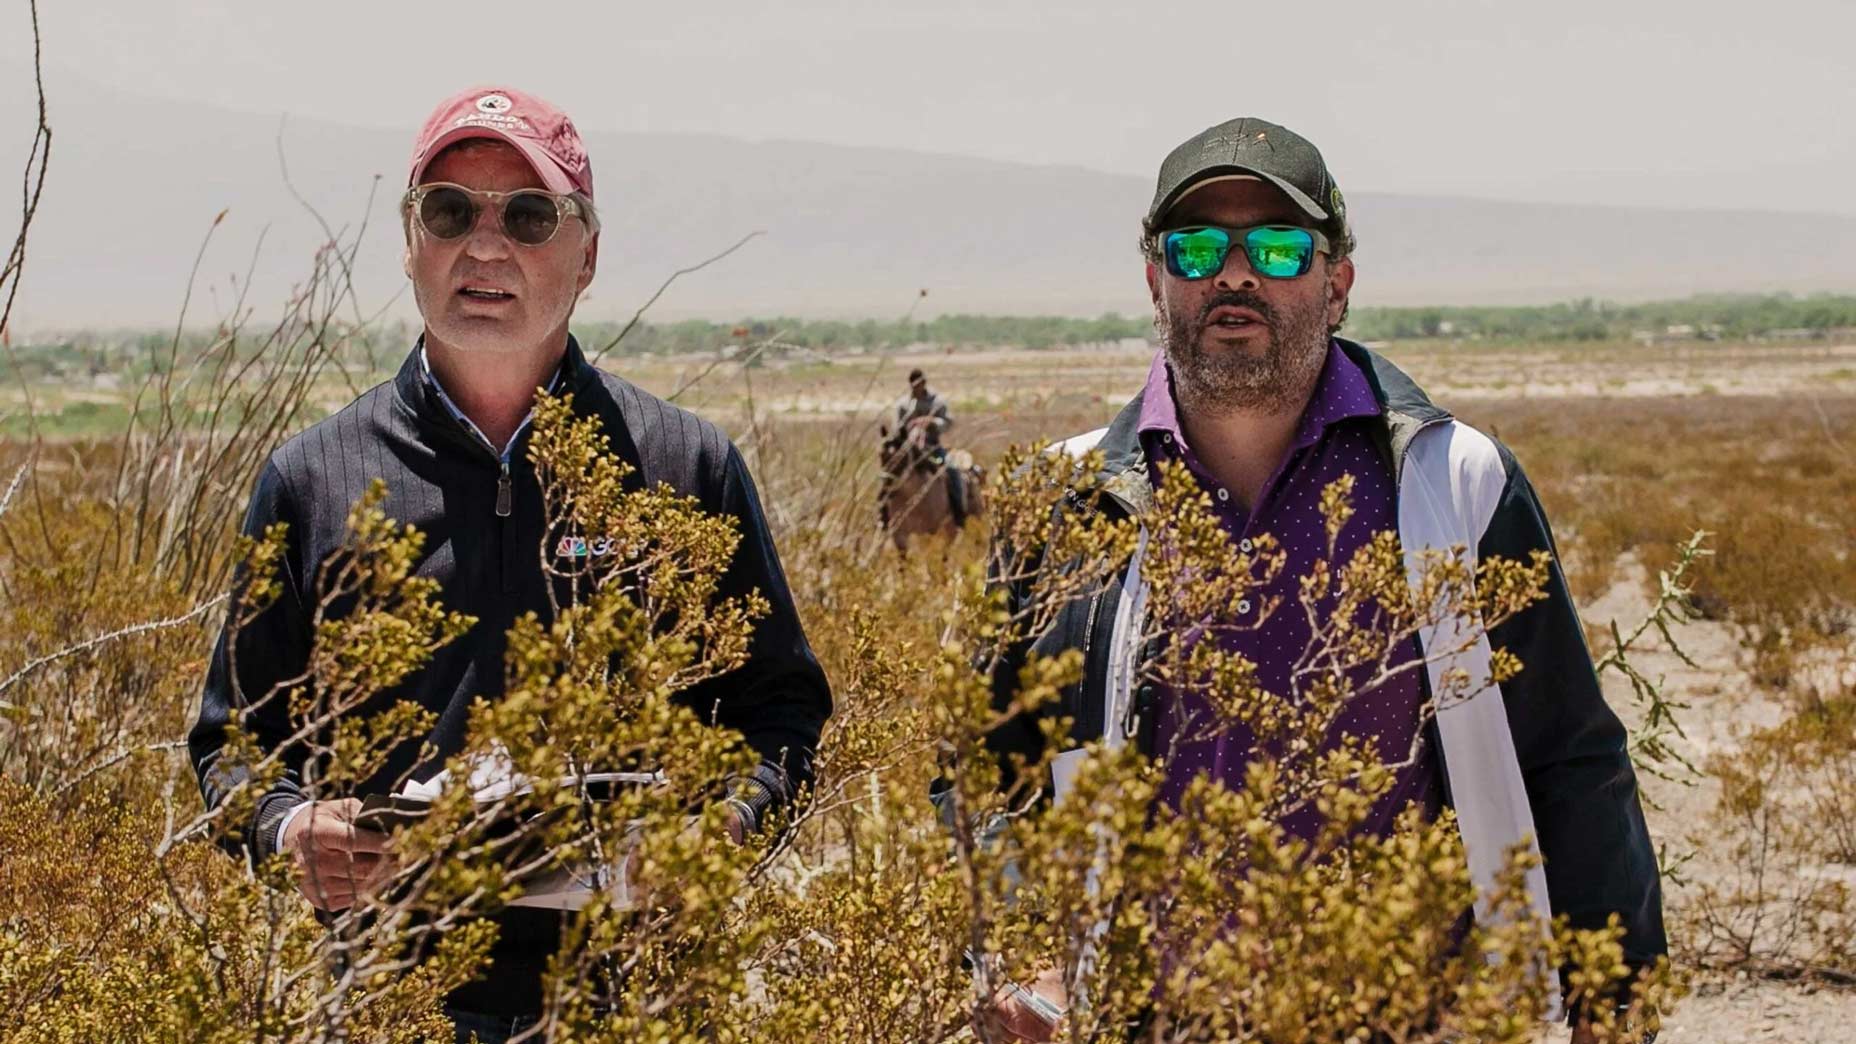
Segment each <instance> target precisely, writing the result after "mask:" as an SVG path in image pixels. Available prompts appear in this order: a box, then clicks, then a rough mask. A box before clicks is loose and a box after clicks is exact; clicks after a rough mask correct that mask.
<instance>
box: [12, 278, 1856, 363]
mask: <svg viewBox="0 0 1856 1044" xmlns="http://www.w3.org/2000/svg"><path fill="white" fill-rule="evenodd" d="M622 328H623V324H621V323H617V322H592V323H581V324H578V325H576V326H575V328H574V330H575V333H576V334H577V335H578V336H579V338H580V341H581V343H582V344H583V345H586V346H587V347H588V349H589V351H596V350H598V349H599V348H602V347H604V346H606V345H607V344H608V343H610V342H611V340H612V339H613V337H615V336H617V335H618V332H619V331H620V330H621V329H622ZM1344 332H1345V333H1346V334H1347V335H1348V336H1349V337H1353V338H1355V339H1358V340H1363V341H1394V340H1412V339H1422V338H1441V339H1451V340H1486V341H1498V342H1499V341H1533V342H1539V341H1558V342H1576V341H1627V340H1632V339H1636V340H1757V339H1766V338H1770V339H1807V338H1812V337H1830V336H1840V337H1841V336H1856V294H1813V295H1808V296H1794V295H1791V294H1766V295H1760V294H1722V295H1711V296H1698V297H1688V298H1683V299H1681V300H1675V301H1652V302H1647V303H1643V304H1616V303H1613V302H1609V301H1598V300H1593V299H1591V298H1586V299H1583V300H1578V301H1567V302H1562V303H1559V304H1550V305H1530V306H1519V307H1517V306H1487V307H1469V306H1431V307H1422V308H1356V309H1354V310H1353V313H1352V315H1351V316H1349V318H1348V320H1347V326H1346V329H1345V330H1344ZM1151 334H1152V324H1151V321H1150V319H1149V318H1148V317H1147V316H1145V315H1141V316H1123V315H1118V314H1114V313H1107V314H1104V315H1099V316H1097V317H1095V318H1093V319H1079V318H1074V317H1067V316H1048V315H1046V316H1013V315H943V316H937V317H935V318H932V319H798V318H792V317H773V318H744V319H738V320H734V321H713V320H708V319H685V320H681V321H678V322H666V323H652V322H642V323H639V324H638V325H637V326H636V327H634V328H633V329H632V330H631V332H630V333H628V334H626V336H625V338H624V340H623V341H622V342H621V343H620V344H618V345H617V346H616V347H615V348H613V349H612V352H611V354H614V355H639V354H644V353H650V354H653V355H678V354H688V353H711V352H716V353H719V352H726V351H729V350H730V349H731V348H732V349H736V350H741V349H752V348H760V349H761V350H762V351H764V352H765V353H766V354H767V355H769V356H774V357H779V356H788V357H790V356H793V355H802V354H804V353H808V352H817V353H819V354H832V353H837V352H844V351H849V350H854V349H863V350H869V351H884V350H894V349H900V348H906V347H909V346H912V345H933V346H936V347H1009V348H1028V349H1044V348H1080V347H1090V346H1094V345H1108V344H1114V343H1116V342H1118V341H1123V340H1127V339H1130V338H1144V337H1149V336H1151ZM219 336H224V335H223V334H218V333H216V332H215V331H212V330H189V331H186V332H184V333H183V334H182V335H181V338H180V342H179V344H178V345H176V344H175V341H174V334H173V332H172V331H169V332H165V333H160V332H152V331H145V330H126V331H125V330H80V331H76V332H64V333H59V334H56V335H48V336H39V337H31V338H27V337H18V336H16V337H15V338H14V339H13V343H12V344H10V345H9V346H8V352H7V354H6V355H5V356H4V357H3V358H4V359H5V362H6V370H7V373H6V375H5V376H6V377H7V378H8V379H11V380H19V379H22V378H23V379H25V380H28V381H31V380H44V379H52V380H70V379H80V380H81V379H86V378H90V379H96V378H103V379H105V380H110V379H114V380H122V381H135V380H140V379H141V378H143V377H145V376H148V375H150V374H158V373H159V372H161V371H162V370H164V369H165V368H167V367H170V366H175V367H184V366H187V365H189V363H190V362H191V360H193V359H196V358H198V357H199V356H200V355H201V354H202V353H203V352H204V351H206V350H207V348H208V347H209V346H210V345H212V344H213V343H214V342H215V340H216V339H217V337H219ZM343 336H344V338H345V340H344V344H343V349H342V351H341V355H342V357H343V359H344V361H345V362H346V363H347V364H348V365H351V366H358V368H359V369H361V370H364V371H372V372H379V371H382V370H390V369H392V368H393V367H395V366H397V365H398V364H399V360H400V359H401V357H402V356H403V354H404V352H405V349H406V347H407V346H408V345H410V344H411V343H412V342H413V340H414V338H416V337H417V336H418V329H417V327H416V326H413V325H412V324H409V323H406V322H404V321H397V322H392V323H383V324H374V325H370V326H367V327H365V328H362V329H359V330H352V331H345V332H344V335H343ZM263 350H264V345H263V343H262V342H261V341H259V340H256V339H250V340H248V341H247V342H245V343H241V344H239V345H237V347H236V348H235V352H236V353H237V354H238V355H241V356H245V355H248V354H255V353H258V352H261V351H263Z"/></svg>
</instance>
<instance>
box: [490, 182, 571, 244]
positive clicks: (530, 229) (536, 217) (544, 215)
mask: <svg viewBox="0 0 1856 1044" xmlns="http://www.w3.org/2000/svg"><path fill="white" fill-rule="evenodd" d="M560 223H561V212H560V210H559V209H557V208H556V207H555V205H554V197H552V196H544V195H542V194H541V193H539V192H518V193H516V194H515V195H513V196H510V197H509V199H508V201H507V202H506V203H504V204H503V229H504V230H505V231H507V232H508V233H509V238H510V239H513V240H515V241H516V242H518V243H521V244H523V245H525V246H540V245H541V244H543V243H546V242H547V241H548V240H550V239H553V238H554V229H555V227H556V226H558V225H559V224H560Z"/></svg>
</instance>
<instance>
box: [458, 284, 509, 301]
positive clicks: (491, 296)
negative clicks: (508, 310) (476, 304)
mask: <svg viewBox="0 0 1856 1044" xmlns="http://www.w3.org/2000/svg"><path fill="white" fill-rule="evenodd" d="M458 295H459V296H461V297H466V298H469V299H470V300H472V301H513V300H515V299H516V295H514V294H512V293H510V292H509V291H507V290H498V289H496V288H495V287H489V286H466V287H461V288H459V290H458Z"/></svg>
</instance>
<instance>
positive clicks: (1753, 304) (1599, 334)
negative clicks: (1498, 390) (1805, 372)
mask: <svg viewBox="0 0 1856 1044" xmlns="http://www.w3.org/2000/svg"><path fill="white" fill-rule="evenodd" d="M1851 329H1856V295H1849V294H1813V295H1810V296H1805V297H1794V296H1792V295H1791V294H1765V295H1762V294H1718V295H1705V296H1696V297H1687V298H1683V299H1681V300H1676V301H1651V302H1647V303H1643V304H1616V303H1613V302H1609V301H1597V300H1593V299H1591V298H1584V299H1582V300H1578V301H1567V302H1562V303H1559V304H1550V305H1537V306H1526V307H1513V306H1500V307H1480V308H1472V307H1428V308H1357V309H1355V310H1354V312H1353V315H1352V316H1351V317H1350V318H1349V320H1348V323H1347V332H1348V334H1349V335H1350V336H1352V337H1355V338H1358V339H1361V340H1369V341H1392V340H1408V339H1413V338H1465V339H1486V340H1501V341H1622V340H1630V339H1632V338H1637V339H1646V338H1659V339H1660V338H1680V339H1698V340H1720V339H1735V340H1745V339H1750V338H1762V337H1773V336H1809V335H1818V336H1823V335H1826V334H1829V333H1830V332H1832V331H1840V330H1851Z"/></svg>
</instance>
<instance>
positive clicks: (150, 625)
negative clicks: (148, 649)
mask: <svg viewBox="0 0 1856 1044" xmlns="http://www.w3.org/2000/svg"><path fill="white" fill-rule="evenodd" d="M225 600H226V596H225V595H223V594H222V595H220V596H218V597H217V598H210V599H208V600H206V601H204V602H201V603H200V604H199V605H196V606H194V607H193V608H192V609H189V610H187V611H186V612H185V613H183V614H181V615H180V616H175V617H170V618H168V619H166V620H149V621H145V622H143V623H138V624H130V625H129V626H127V627H121V628H117V629H116V630H114V631H111V632H109V633H108V634H99V635H96V636H95V637H92V638H86V639H84V640H83V641H81V642H78V643H77V644H76V645H69V646H66V647H65V648H63V649H60V650H58V651H57V652H54V653H47V654H45V655H44V656H39V657H35V658H33V659H31V660H28V661H26V663H25V664H24V665H23V666H21V667H20V668H19V670H16V671H14V672H13V673H12V674H10V675H8V676H7V678H6V680H5V681H0V695H5V694H6V692H7V691H8V690H10V689H12V688H13V686H15V685H18V684H19V683H20V682H21V681H23V680H24V679H25V677H26V676H27V675H29V674H31V673H32V672H33V671H36V670H38V669H39V668H41V667H44V666H46V665H48V664H53V663H56V662H58V661H59V660H65V659H69V658H70V657H73V656H77V655H79V654H81V653H86V652H89V651H90V650H92V649H95V648H96V647H98V646H100V645H107V644H109V643H110V642H113V641H116V640H117V639H119V638H133V637H135V636H136V635H138V634H147V633H148V632H150V631H160V630H165V629H167V628H169V627H178V626H180V625H181V624H184V623H188V622H191V621H193V620H197V619H199V618H200V617H201V616H202V615H204V614H206V613H207V612H209V611H211V610H212V609H213V608H214V607H216V606H218V605H219V603H221V602H223V601H225Z"/></svg>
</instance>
